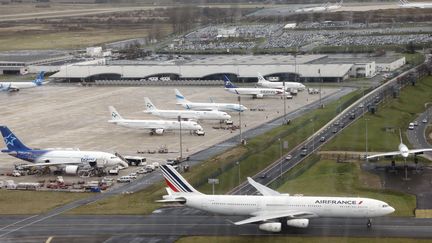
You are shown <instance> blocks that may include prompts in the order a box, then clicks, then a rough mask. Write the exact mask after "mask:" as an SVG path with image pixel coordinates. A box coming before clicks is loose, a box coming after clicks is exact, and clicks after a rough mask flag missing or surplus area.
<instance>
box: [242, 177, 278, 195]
mask: <svg viewBox="0 0 432 243" xmlns="http://www.w3.org/2000/svg"><path fill="white" fill-rule="evenodd" d="M247 179H248V182H249V184H251V185H252V186H253V187H255V189H257V190H258V191H259V192H260V193H261V194H262V195H263V196H280V193H279V192H277V191H275V190H273V189H270V188H268V187H266V186H264V185H261V184H260V183H258V182H255V181H254V180H253V179H252V178H250V177H248V178H247Z"/></svg>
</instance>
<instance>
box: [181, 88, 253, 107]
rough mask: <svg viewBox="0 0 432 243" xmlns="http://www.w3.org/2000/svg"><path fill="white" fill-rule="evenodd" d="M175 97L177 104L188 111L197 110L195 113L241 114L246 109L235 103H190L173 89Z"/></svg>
mask: <svg viewBox="0 0 432 243" xmlns="http://www.w3.org/2000/svg"><path fill="white" fill-rule="evenodd" d="M175 96H176V100H177V104H178V105H181V106H183V107H184V108H186V109H188V110H197V111H211V110H218V111H228V112H242V111H245V110H247V109H248V108H247V107H246V106H244V105H240V104H235V103H215V102H211V103H209V102H207V103H203V102H192V101H189V100H187V99H186V98H185V97H184V95H182V94H181V93H180V91H178V89H175Z"/></svg>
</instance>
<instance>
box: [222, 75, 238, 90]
mask: <svg viewBox="0 0 432 243" xmlns="http://www.w3.org/2000/svg"><path fill="white" fill-rule="evenodd" d="M224 84H225V88H227V89H230V88H237V87H236V86H234V85H233V84H232V83H231V81H230V80H229V78H228V76H226V75H224Z"/></svg>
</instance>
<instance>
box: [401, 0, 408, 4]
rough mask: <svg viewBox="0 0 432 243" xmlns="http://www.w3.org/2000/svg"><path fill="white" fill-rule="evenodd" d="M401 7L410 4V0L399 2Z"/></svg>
mask: <svg viewBox="0 0 432 243" xmlns="http://www.w3.org/2000/svg"><path fill="white" fill-rule="evenodd" d="M399 3H400V4H401V5H405V4H409V2H408V0H399Z"/></svg>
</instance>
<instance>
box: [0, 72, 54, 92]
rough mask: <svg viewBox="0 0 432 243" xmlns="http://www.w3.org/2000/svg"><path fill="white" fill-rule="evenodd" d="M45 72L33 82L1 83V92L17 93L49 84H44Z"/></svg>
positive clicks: (39, 74)
mask: <svg viewBox="0 0 432 243" xmlns="http://www.w3.org/2000/svg"><path fill="white" fill-rule="evenodd" d="M44 75H45V72H43V71H42V72H40V73H38V75H37V76H36V79H35V80H33V81H31V82H0V91H8V92H16V91H19V90H20V89H28V88H35V87H38V86H42V85H44V84H46V83H48V82H44Z"/></svg>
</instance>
